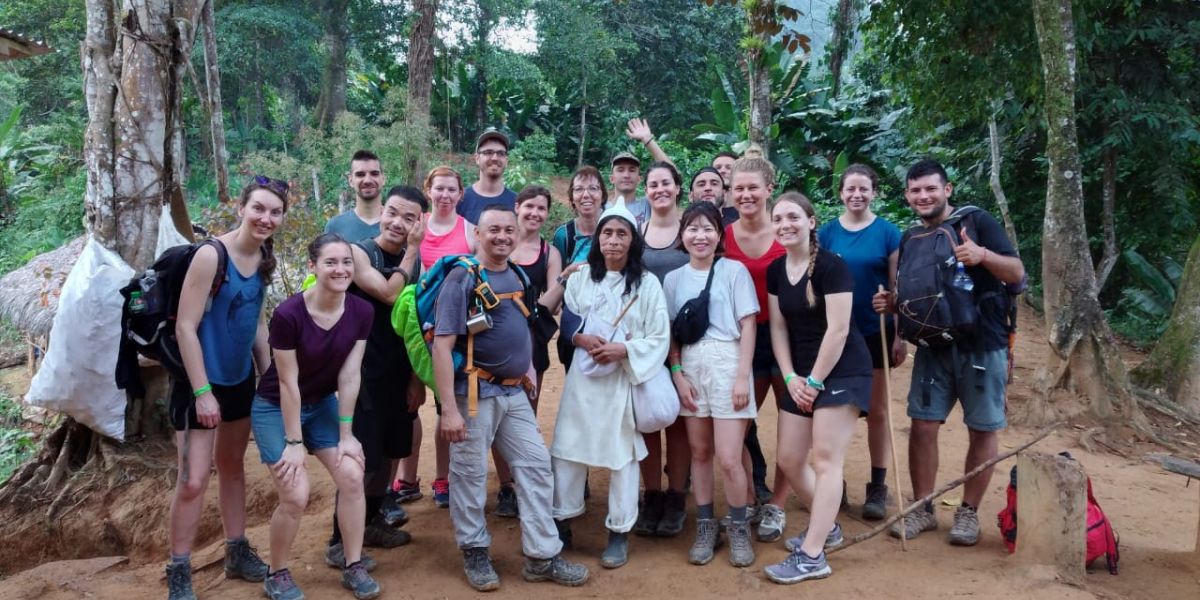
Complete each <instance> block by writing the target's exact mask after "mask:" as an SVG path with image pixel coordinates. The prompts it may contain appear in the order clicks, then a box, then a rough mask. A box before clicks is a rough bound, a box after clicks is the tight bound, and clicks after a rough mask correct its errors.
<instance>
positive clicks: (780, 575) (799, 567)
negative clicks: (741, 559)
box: [763, 552, 833, 584]
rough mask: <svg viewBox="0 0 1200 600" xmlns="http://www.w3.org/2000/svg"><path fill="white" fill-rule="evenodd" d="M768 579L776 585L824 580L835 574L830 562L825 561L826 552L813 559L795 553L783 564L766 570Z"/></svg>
mask: <svg viewBox="0 0 1200 600" xmlns="http://www.w3.org/2000/svg"><path fill="white" fill-rule="evenodd" d="M763 573H765V574H766V576H767V579H770V580H771V581H774V582H775V583H783V584H789V583H800V582H801V581H804V580H805V579H824V578H825V577H829V576H830V575H832V574H833V569H830V568H829V561H826V560H825V552H821V555H820V556H818V557H816V558H812V557H810V556H806V555H805V554H804V553H803V552H793V553H791V554H789V555H788V557H787V558H785V559H783V562H780V563H776V564H773V565H771V566H769V567H767V568H765V569H763Z"/></svg>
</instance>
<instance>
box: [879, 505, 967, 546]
mask: <svg viewBox="0 0 1200 600" xmlns="http://www.w3.org/2000/svg"><path fill="white" fill-rule="evenodd" d="M977 527H978V526H977ZM937 528H938V522H937V515H936V514H934V513H932V512H929V511H926V510H924V509H920V508H918V509H917V510H914V511H912V512H910V513H908V514H907V515H904V520H902V521H897V522H896V523H895V524H894V525H892V530H891V531H890V532H889V533H890V534H891V536H892V537H894V538H899V537H900V536H901V535H903V536H904V539H906V540H911V539H913V538H915V537H917V536H918V535H921V533H922V532H925V531H936V530H937Z"/></svg>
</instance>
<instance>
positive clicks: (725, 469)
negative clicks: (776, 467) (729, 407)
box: [692, 419, 754, 506]
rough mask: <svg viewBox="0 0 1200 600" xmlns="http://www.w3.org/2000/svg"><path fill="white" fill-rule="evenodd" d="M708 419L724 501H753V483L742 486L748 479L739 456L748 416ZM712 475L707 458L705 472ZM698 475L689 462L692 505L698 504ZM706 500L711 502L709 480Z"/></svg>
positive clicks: (742, 446)
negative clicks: (723, 487) (723, 485)
mask: <svg viewBox="0 0 1200 600" xmlns="http://www.w3.org/2000/svg"><path fill="white" fill-rule="evenodd" d="M711 422H712V434H711V435H710V438H711V439H712V444H713V446H715V451H716V457H717V464H718V465H719V466H720V469H721V478H722V480H723V481H724V483H725V501H726V502H727V503H728V504H729V506H746V505H749V504H752V503H753V502H754V495H753V482H751V485H750V486H747V485H745V481H746V480H747V479H748V477H747V475H746V471H745V469H744V468H743V466H742V460H741V459H742V455H743V453H744V444H743V443H742V442H743V440H745V439H746V429H747V428H748V427H749V426H750V420H749V419H711ZM711 474H712V464H711V459H710V464H709V475H710V477H711ZM699 479H700V478H699V475H698V473H696V471H695V465H694V463H693V471H692V490H693V493H695V494H696V504H700V494H699V490H698V486H699ZM709 486H710V490H709V494H708V496H709V502H712V500H711V498H712V495H713V493H712V491H711V487H712V482H711V479H710V482H709Z"/></svg>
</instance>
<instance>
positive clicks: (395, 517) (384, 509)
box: [379, 490, 408, 527]
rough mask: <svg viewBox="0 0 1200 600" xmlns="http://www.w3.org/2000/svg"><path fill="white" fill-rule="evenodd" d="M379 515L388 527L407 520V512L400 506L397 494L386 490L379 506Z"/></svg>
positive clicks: (396, 525) (399, 524)
mask: <svg viewBox="0 0 1200 600" xmlns="http://www.w3.org/2000/svg"><path fill="white" fill-rule="evenodd" d="M379 516H380V517H382V518H383V522H384V523H385V524H387V526H388V527H401V526H403V525H404V524H405V523H407V522H408V512H407V511H405V510H404V507H402V506H400V501H399V494H397V493H396V492H393V491H391V490H388V493H387V494H385V495H384V496H383V504H381V505H380V506H379Z"/></svg>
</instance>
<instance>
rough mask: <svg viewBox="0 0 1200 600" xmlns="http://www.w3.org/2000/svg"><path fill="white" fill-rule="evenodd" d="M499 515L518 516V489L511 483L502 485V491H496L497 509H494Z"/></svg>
mask: <svg viewBox="0 0 1200 600" xmlns="http://www.w3.org/2000/svg"><path fill="white" fill-rule="evenodd" d="M492 512H494V513H495V515H496V516H497V517H508V518H510V519H511V518H513V517H516V516H517V515H518V514H519V512H518V508H517V491H516V490H514V489H513V486H511V485H502V486H500V491H499V492H497V493H496V510H494V511H492Z"/></svg>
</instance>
